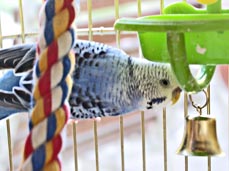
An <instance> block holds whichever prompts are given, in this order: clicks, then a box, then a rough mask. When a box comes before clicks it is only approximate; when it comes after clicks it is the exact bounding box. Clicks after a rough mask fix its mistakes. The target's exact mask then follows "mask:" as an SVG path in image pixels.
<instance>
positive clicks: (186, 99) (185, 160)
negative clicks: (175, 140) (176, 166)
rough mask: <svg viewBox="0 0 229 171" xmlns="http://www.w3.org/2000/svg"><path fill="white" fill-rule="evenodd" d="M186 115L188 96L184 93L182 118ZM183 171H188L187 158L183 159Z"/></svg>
mask: <svg viewBox="0 0 229 171" xmlns="http://www.w3.org/2000/svg"><path fill="white" fill-rule="evenodd" d="M187 115H188V94H187V93H184V118H185V117H186V116H187ZM184 167H185V171H188V156H185V157H184Z"/></svg>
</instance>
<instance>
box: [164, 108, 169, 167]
mask: <svg viewBox="0 0 229 171" xmlns="http://www.w3.org/2000/svg"><path fill="white" fill-rule="evenodd" d="M163 145H164V171H167V163H168V162H167V161H168V160H167V130H166V108H163Z"/></svg>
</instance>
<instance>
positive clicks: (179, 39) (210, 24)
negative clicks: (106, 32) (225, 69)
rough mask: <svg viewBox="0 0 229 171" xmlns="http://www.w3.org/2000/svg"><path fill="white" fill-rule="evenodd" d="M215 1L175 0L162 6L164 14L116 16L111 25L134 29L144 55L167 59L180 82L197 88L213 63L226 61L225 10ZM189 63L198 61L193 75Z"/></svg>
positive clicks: (228, 24) (228, 17)
mask: <svg viewBox="0 0 229 171" xmlns="http://www.w3.org/2000/svg"><path fill="white" fill-rule="evenodd" d="M218 3H220V2H218ZM218 3H217V4H215V6H216V7H217V8H216V7H215V8H214V5H211V6H209V7H208V9H207V10H200V9H195V8H194V7H193V6H191V5H189V4H187V3H185V2H179V3H176V4H172V5H170V6H168V7H167V8H165V10H164V15H154V16H146V17H141V18H137V19H125V18H124V19H120V20H117V21H116V23H115V28H116V29H117V30H126V31H137V32H138V35H139V41H140V45H141V49H142V53H143V56H144V57H145V58H147V59H148V60H152V61H157V62H169V63H170V64H171V67H172V69H173V72H174V74H175V76H176V78H177V80H178V82H179V83H180V86H181V87H182V88H183V89H184V90H185V91H187V92H199V91H201V90H203V89H204V88H205V87H206V86H207V85H208V84H209V83H210V81H211V78H212V76H213V74H214V71H215V65H217V64H229V43H227V41H228V40H229V11H228V10H221V9H220V10H219V4H218ZM209 12H212V13H209ZM215 12H217V13H215ZM190 64H200V65H202V67H201V70H200V72H199V75H198V76H197V78H194V77H193V76H192V74H191V71H190V69H189V65H190Z"/></svg>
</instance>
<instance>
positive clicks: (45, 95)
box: [21, 0, 76, 171]
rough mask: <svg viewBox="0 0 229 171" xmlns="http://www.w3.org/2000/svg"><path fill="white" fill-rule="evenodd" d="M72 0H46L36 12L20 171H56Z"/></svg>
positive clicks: (70, 60) (67, 84) (70, 57)
mask: <svg viewBox="0 0 229 171" xmlns="http://www.w3.org/2000/svg"><path fill="white" fill-rule="evenodd" d="M73 3H74V0H47V1H46V2H45V3H44V5H43V7H42V9H41V13H40V18H39V21H40V30H41V31H40V35H39V41H38V46H37V52H38V55H39V57H38V59H37V61H36V62H35V66H34V74H33V78H34V89H33V100H34V102H35V103H34V105H33V110H32V116H31V119H30V123H29V128H30V133H29V135H28V137H27V139H26V142H25V149H24V162H23V165H22V168H21V170H23V171H39V170H43V171H48V170H50V171H59V170H61V163H60V161H59V159H58V153H59V152H60V150H61V146H62V139H61V136H60V132H61V130H62V129H63V127H64V126H65V124H66V122H67V119H68V115H69V108H68V101H67V99H68V97H69V94H70V92H71V88H72V79H71V76H70V75H71V73H72V71H73V68H74V65H75V56H74V54H73V53H71V52H70V50H71V47H72V45H73V42H74V31H73V29H71V28H70V27H71V24H72V22H73V20H74V18H75V12H76V11H75V8H74V5H73Z"/></svg>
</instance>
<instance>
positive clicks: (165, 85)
mask: <svg viewBox="0 0 229 171" xmlns="http://www.w3.org/2000/svg"><path fill="white" fill-rule="evenodd" d="M160 84H161V86H163V87H168V86H169V85H170V82H169V80H167V79H162V80H160Z"/></svg>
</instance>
